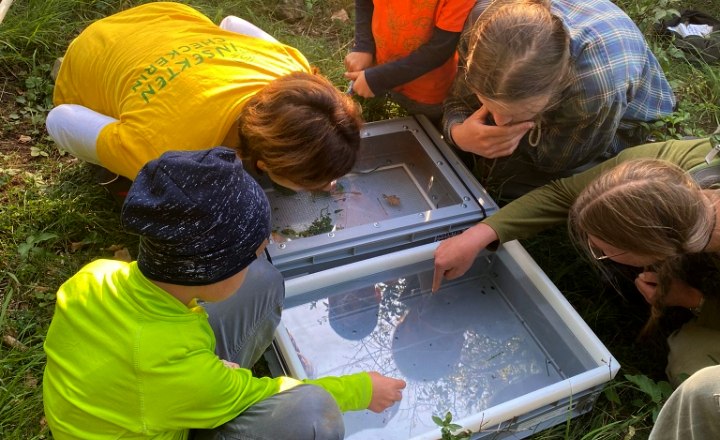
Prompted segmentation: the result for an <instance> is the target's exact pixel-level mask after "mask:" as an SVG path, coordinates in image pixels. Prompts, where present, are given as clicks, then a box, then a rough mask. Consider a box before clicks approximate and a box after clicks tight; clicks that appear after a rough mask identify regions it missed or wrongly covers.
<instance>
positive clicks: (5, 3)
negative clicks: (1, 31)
mask: <svg viewBox="0 0 720 440" xmlns="http://www.w3.org/2000/svg"><path fill="white" fill-rule="evenodd" d="M13 1H14V0H0V23H2V22H3V20H4V19H5V14H7V11H8V9H10V5H12V4H13Z"/></svg>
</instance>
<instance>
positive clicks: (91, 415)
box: [43, 260, 372, 440]
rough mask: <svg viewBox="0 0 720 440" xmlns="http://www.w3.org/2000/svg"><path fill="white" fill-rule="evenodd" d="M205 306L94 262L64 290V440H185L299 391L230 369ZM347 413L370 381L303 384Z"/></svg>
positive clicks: (59, 388)
mask: <svg viewBox="0 0 720 440" xmlns="http://www.w3.org/2000/svg"><path fill="white" fill-rule="evenodd" d="M214 348H215V337H214V335H213V332H212V330H211V328H210V325H209V324H208V321H207V315H206V313H205V311H204V309H203V308H202V307H200V306H197V305H194V304H191V305H190V306H186V305H184V304H182V303H181V302H180V301H178V300H177V299H176V298H175V297H173V296H171V295H170V294H168V293H167V292H165V291H164V290H162V289H160V288H159V287H157V286H156V285H155V284H153V283H151V282H150V281H149V280H148V279H147V278H145V277H144V276H143V275H142V273H141V272H140V271H139V269H138V268H137V265H136V263H125V262H120V261H111V260H97V261H95V262H93V263H90V264H88V265H87V266H85V267H84V268H83V269H81V270H80V271H79V272H78V273H77V274H75V275H74V276H73V277H72V278H70V279H69V280H68V281H67V282H65V283H64V284H63V285H62V286H61V287H60V289H59V291H58V294H57V304H56V306H55V315H54V317H53V320H52V323H51V325H50V329H49V331H48V335H47V339H46V341H45V351H46V353H47V367H46V368H45V374H44V379H43V398H44V405H45V415H46V418H47V421H48V425H49V426H50V429H51V430H52V433H53V435H54V437H55V438H56V439H58V440H62V439H84V440H87V439H110V438H113V439H115V438H133V439H150V438H152V439H185V438H187V436H188V429H190V428H213V427H215V426H219V425H221V424H222V423H224V422H226V421H228V420H230V419H232V418H234V417H236V416H237V415H239V414H240V413H241V412H242V411H243V410H245V409H246V408H248V407H249V406H251V405H252V404H254V403H255V402H258V401H260V400H262V399H264V398H266V397H268V396H271V395H273V394H276V393H278V392H280V391H282V390H284V389H288V388H291V387H293V386H295V385H298V384H300V383H302V382H300V381H298V380H295V379H292V378H288V377H278V378H254V377H252V373H251V371H250V370H247V369H231V368H228V367H226V366H225V365H224V364H223V363H222V361H221V360H220V359H219V358H218V357H217V356H216V355H215V353H214ZM304 382H305V383H311V384H316V385H319V386H321V387H322V388H324V389H326V390H327V391H328V392H330V394H332V396H333V397H334V398H335V400H336V401H337V403H338V405H339V407H340V409H341V410H343V411H347V410H360V409H365V408H367V406H368V405H369V403H370V398H371V394H372V385H371V382H370V377H369V376H368V374H367V373H359V374H353V375H349V376H342V377H327V378H321V379H315V380H306V381H304Z"/></svg>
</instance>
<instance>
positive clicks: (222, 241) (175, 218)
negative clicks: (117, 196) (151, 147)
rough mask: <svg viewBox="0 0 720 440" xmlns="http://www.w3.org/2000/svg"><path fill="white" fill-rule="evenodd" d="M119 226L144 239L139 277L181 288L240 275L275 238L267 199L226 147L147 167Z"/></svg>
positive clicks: (169, 156)
mask: <svg viewBox="0 0 720 440" xmlns="http://www.w3.org/2000/svg"><path fill="white" fill-rule="evenodd" d="M121 221H122V225H123V227H124V228H125V230H127V231H128V232H132V233H136V234H139V235H140V252H139V254H138V258H137V262H138V267H139V268H140V271H141V272H142V273H143V274H144V275H145V276H146V277H148V278H150V279H151V280H155V281H161V282H166V283H171V284H179V285H184V286H201V285H208V284H212V283H216V282H218V281H222V280H224V279H226V278H229V277H231V276H233V275H235V274H236V273H238V272H240V271H241V270H243V269H244V268H245V267H247V266H248V265H249V264H250V263H252V262H253V261H254V260H255V258H256V255H255V252H256V250H257V249H258V248H259V247H260V245H261V244H262V243H263V241H265V239H267V238H268V237H269V235H270V207H269V204H268V201H267V198H266V197H265V193H264V192H263V190H262V188H261V187H260V185H258V183H257V182H256V181H255V180H254V179H253V178H252V177H250V176H249V175H248V174H247V173H246V172H245V170H244V169H243V166H242V162H241V161H240V160H239V159H238V158H237V156H236V154H235V152H234V151H233V150H231V149H229V148H224V147H219V148H213V149H210V150H201V151H170V152H167V153H165V154H163V155H162V156H160V158H158V159H155V160H153V161H150V162H148V163H147V164H146V165H145V166H144V167H143V168H142V169H141V170H140V172H139V173H138V175H137V177H136V178H135V181H134V182H133V184H132V186H131V187H130V191H129V192H128V195H127V198H126V199H125V203H124V205H123V208H122V213H121Z"/></svg>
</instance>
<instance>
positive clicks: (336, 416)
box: [298, 385, 345, 440]
mask: <svg viewBox="0 0 720 440" xmlns="http://www.w3.org/2000/svg"><path fill="white" fill-rule="evenodd" d="M299 388H302V399H301V400H302V402H303V413H304V414H303V419H304V420H307V421H308V422H309V423H311V426H307V427H306V428H307V429H310V430H312V431H313V432H314V438H315V439H317V440H331V439H333V440H334V439H342V438H344V437H345V425H344V423H343V419H342V413H341V412H340V408H338V406H337V403H336V402H335V399H333V397H332V396H331V395H330V393H328V392H327V391H325V390H324V389H322V388H320V387H319V386H315V385H301V386H300V387H299ZM298 391H300V390H298Z"/></svg>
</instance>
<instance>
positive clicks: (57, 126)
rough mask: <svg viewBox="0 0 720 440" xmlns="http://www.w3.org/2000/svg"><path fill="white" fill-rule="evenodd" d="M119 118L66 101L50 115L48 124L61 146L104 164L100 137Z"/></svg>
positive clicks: (75, 154) (89, 159) (96, 162)
mask: <svg viewBox="0 0 720 440" xmlns="http://www.w3.org/2000/svg"><path fill="white" fill-rule="evenodd" d="M117 121H118V120H117V119H115V118H111V117H110V116H106V115H103V114H101V113H98V112H96V111H94V110H90V109H89V108H87V107H83V106H81V105H77V104H62V105H59V106H57V107H55V108H53V109H52V110H51V111H50V113H48V115H47V119H46V120H45V126H46V127H47V131H48V133H49V134H50V137H52V138H53V140H54V141H55V142H56V143H57V144H58V146H59V147H60V148H62V149H63V150H65V151H67V152H68V153H70V154H72V155H73V156H75V157H77V158H79V159H82V160H84V161H87V162H91V163H94V164H98V165H100V159H98V155H97V138H98V135H99V134H100V132H101V131H102V129H103V128H105V127H106V126H107V125H108V124H112V123H115V122H117Z"/></svg>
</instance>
